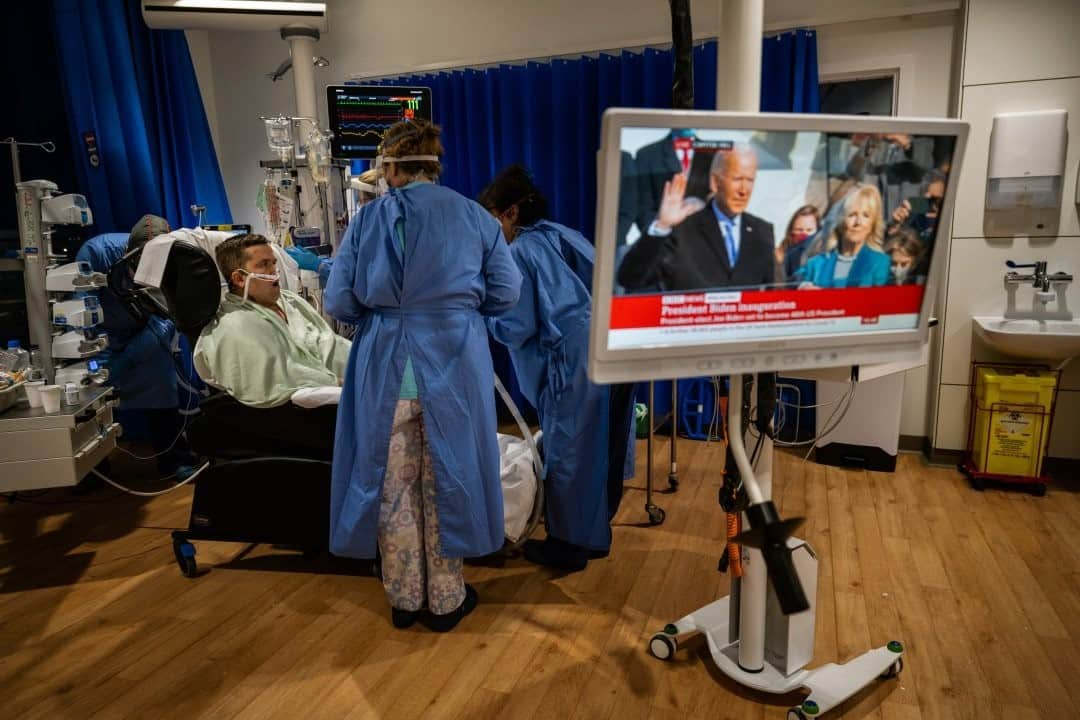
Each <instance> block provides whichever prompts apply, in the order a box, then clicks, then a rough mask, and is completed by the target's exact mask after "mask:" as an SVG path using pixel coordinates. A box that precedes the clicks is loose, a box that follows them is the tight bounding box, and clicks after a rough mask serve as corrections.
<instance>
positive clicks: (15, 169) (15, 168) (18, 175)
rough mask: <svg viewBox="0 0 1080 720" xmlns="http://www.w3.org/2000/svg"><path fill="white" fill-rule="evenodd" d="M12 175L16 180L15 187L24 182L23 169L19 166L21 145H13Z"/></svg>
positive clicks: (13, 143)
mask: <svg viewBox="0 0 1080 720" xmlns="http://www.w3.org/2000/svg"><path fill="white" fill-rule="evenodd" d="M11 174H12V176H13V177H14V178H15V187H18V186H19V183H21V182H22V168H21V167H20V166H19V143H17V142H14V140H13V141H12V143H11Z"/></svg>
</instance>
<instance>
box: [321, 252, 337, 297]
mask: <svg viewBox="0 0 1080 720" xmlns="http://www.w3.org/2000/svg"><path fill="white" fill-rule="evenodd" d="M333 267H334V260H333V258H323V259H322V260H320V261H319V287H320V288H322V289H323V290H325V289H326V284H327V283H328V282H330V270H332V269H333Z"/></svg>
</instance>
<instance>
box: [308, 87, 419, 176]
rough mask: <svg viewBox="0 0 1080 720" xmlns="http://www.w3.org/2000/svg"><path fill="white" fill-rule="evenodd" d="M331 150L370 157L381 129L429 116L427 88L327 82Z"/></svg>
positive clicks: (344, 156) (343, 155)
mask: <svg viewBox="0 0 1080 720" xmlns="http://www.w3.org/2000/svg"><path fill="white" fill-rule="evenodd" d="M326 107H327V110H328V112H329V117H330V131H331V132H332V133H333V134H334V138H333V141H332V145H331V154H332V155H333V156H334V157H336V158H342V159H350V160H360V159H371V158H374V157H375V156H376V155H377V154H378V148H379V142H380V141H381V140H382V136H383V133H384V132H386V130H387V129H388V128H389V127H390V126H391V125H393V124H394V123H397V122H400V121H402V120H431V88H423V87H395V86H390V85H385V86H384V85H330V86H328V87H327V88H326Z"/></svg>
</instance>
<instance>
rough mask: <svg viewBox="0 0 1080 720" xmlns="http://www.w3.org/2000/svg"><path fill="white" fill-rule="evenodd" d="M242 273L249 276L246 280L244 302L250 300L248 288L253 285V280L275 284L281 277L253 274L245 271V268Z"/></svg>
mask: <svg viewBox="0 0 1080 720" xmlns="http://www.w3.org/2000/svg"><path fill="white" fill-rule="evenodd" d="M240 272H242V273H244V274H245V275H247V277H246V278H244V300H247V299H248V288H249V286H250V285H251V279H252V278H255V279H256V280H265V281H266V282H272V283H273V282H277V281H278V280H279V279H280V277H281V276H280V275H278V274H277V273H253V272H248V271H247V270H244V269H243V268H240Z"/></svg>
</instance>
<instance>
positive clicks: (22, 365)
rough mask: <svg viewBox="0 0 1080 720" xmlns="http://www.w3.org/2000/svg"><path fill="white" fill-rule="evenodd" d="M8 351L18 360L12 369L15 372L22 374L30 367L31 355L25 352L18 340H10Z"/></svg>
mask: <svg viewBox="0 0 1080 720" xmlns="http://www.w3.org/2000/svg"><path fill="white" fill-rule="evenodd" d="M7 349H8V352H9V353H11V354H12V355H14V356H15V357H17V358H18V360H16V361H15V367H14V368H12V369H13V370H14V371H15V372H21V371H23V370H25V369H26V368H28V367H30V353H29V352H28V351H26V350H23V348H22V345H21V344H20V343H19V341H18V340H8V344H7Z"/></svg>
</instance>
